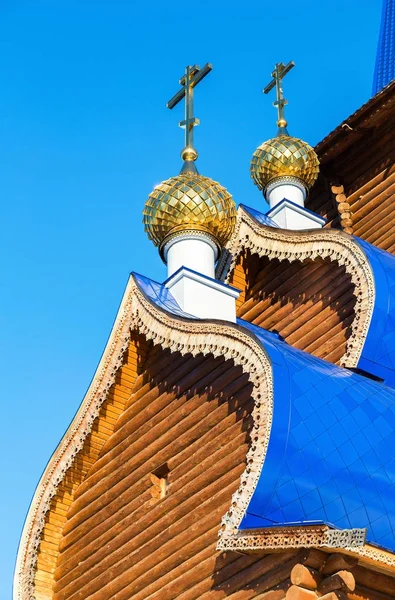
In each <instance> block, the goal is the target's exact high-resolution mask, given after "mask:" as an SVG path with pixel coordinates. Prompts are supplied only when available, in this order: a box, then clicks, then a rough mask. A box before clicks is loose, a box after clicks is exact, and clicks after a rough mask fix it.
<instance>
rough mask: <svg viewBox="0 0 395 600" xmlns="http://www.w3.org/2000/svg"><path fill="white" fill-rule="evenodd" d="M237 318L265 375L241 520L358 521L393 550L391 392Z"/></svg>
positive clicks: (153, 294) (158, 289)
mask: <svg viewBox="0 0 395 600" xmlns="http://www.w3.org/2000/svg"><path fill="white" fill-rule="evenodd" d="M134 278H135V280H136V282H137V283H138V285H139V286H140V287H141V289H142V290H143V292H144V293H145V294H146V296H147V297H148V298H149V299H150V300H152V301H153V302H155V303H156V304H157V305H158V306H159V307H160V308H162V309H164V310H166V311H168V312H172V313H173V314H174V315H176V316H179V317H183V318H188V317H189V316H188V315H187V314H186V313H184V312H183V311H182V310H181V309H180V307H179V306H178V304H177V303H176V302H175V300H174V298H173V297H172V296H171V294H170V292H168V290H166V289H165V288H164V287H163V286H162V285H161V284H158V283H155V282H152V281H150V280H149V279H147V278H145V277H142V276H140V275H134ZM189 318H190V317H189ZM237 323H238V325H239V326H240V327H243V329H244V330H245V331H248V332H249V333H250V334H251V335H253V336H254V337H255V338H256V340H257V341H258V342H259V343H260V344H262V346H263V347H264V349H265V350H266V352H267V354H268V356H269V359H270V361H271V363H272V368H273V380H274V413H273V423H272V428H271V433H270V439H269V445H268V451H267V455H266V458H265V462H264V465H263V468H262V471H261V475H260V478H259V481H258V484H257V486H256V489H255V491H254V493H253V496H252V498H251V501H250V504H249V506H248V509H247V512H246V514H245V516H244V519H243V521H242V523H241V527H240V528H241V529H251V528H262V527H273V526H280V525H284V524H288V525H289V524H311V523H328V524H330V525H333V526H335V527H338V528H354V527H355V528H364V527H366V528H367V539H368V541H369V542H371V543H375V544H378V545H381V546H383V547H385V548H388V549H390V550H392V551H395V457H394V455H395V390H393V389H392V388H390V387H388V386H386V385H385V384H383V383H379V382H377V381H373V380H371V379H368V378H366V377H364V376H362V375H358V374H356V373H353V372H350V371H348V370H346V369H342V368H341V367H337V366H336V365H333V364H331V363H328V362H326V361H323V360H321V359H319V358H316V357H314V356H311V355H309V354H307V353H305V352H302V351H300V350H297V349H295V348H292V347H291V346H289V345H288V344H286V343H285V342H283V341H282V340H281V339H280V338H279V336H278V335H276V334H275V333H272V332H268V331H266V330H264V329H262V328H260V327H258V326H257V325H253V324H251V323H248V322H246V321H243V320H240V319H238V321H237Z"/></svg>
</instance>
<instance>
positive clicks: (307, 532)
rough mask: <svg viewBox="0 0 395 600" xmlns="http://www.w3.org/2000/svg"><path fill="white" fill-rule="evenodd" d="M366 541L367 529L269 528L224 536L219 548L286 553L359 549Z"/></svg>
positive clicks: (323, 527)
mask: <svg viewBox="0 0 395 600" xmlns="http://www.w3.org/2000/svg"><path fill="white" fill-rule="evenodd" d="M365 539H366V529H332V528H330V527H328V526H327V525H304V526H295V527H268V528H265V529H264V530H263V529H261V530H258V531H257V530H255V531H254V530H245V531H242V532H238V533H236V534H234V535H230V536H226V535H223V536H222V537H221V539H220V540H219V542H218V545H217V548H218V549H220V550H223V551H229V550H238V551H243V552H256V551H258V550H260V551H262V550H270V551H272V552H274V551H276V550H286V549H287V548H311V547H314V548H332V549H333V548H336V549H338V548H345V547H347V548H352V549H354V548H358V547H360V546H363V545H364V543H365Z"/></svg>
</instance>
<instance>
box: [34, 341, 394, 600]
mask: <svg viewBox="0 0 395 600" xmlns="http://www.w3.org/2000/svg"><path fill="white" fill-rule="evenodd" d="M128 359H131V360H133V353H132V352H129V354H128ZM127 366H128V364H127V362H126V363H125V365H124V367H122V370H123V373H124V374H126V373H127V372H128V371H127V369H125V367H127ZM121 374H122V372H121V373H120V376H121ZM119 381H120V380H119ZM127 396H128V397H127V399H126V401H125V402H123V409H122V410H121V411H120V412H119V414H118V417H117V418H116V420H115V423H114V426H113V427H112V430H111V433H110V434H109V435H107V438H106V440H107V441H106V442H105V444H104V446H102V447H101V449H100V451H99V453H98V455H97V456H96V459H95V460H94V461H93V463H92V464H91V465H90V468H89V471H88V473H85V474H84V475H82V474H81V475H80V476H79V483H78V487H77V489H76V490H74V492H73V494H72V500H71V502H70V503H69V505H68V507H67V509H66V510H67V515H66V518H65V520H64V524H63V527H62V531H61V535H60V545H59V547H60V552H59V554H58V561H57V568H56V572H55V584H54V586H53V591H51V592H50V594H49V595H47V596H46V598H47V597H48V598H52V599H53V600H77V599H78V600H110V599H111V600H115V598H116V599H117V600H173V599H174V600H175V599H177V600H198V599H199V600H220V599H223V598H230V599H232V600H250V599H251V600H252V599H257V600H263V599H265V600H284V599H285V600H317V598H319V597H321V598H323V600H346V598H347V597H348V598H349V599H350V600H362V598H364V600H390V598H394V597H395V594H393V593H392V591H393V589H394V588H393V587H392V586H393V582H394V580H393V578H392V577H390V576H387V575H382V574H379V573H374V572H371V571H370V570H369V569H366V568H365V567H363V566H361V565H358V561H357V560H356V559H354V558H351V557H348V556H343V555H339V554H335V555H328V554H326V553H325V552H322V551H319V550H308V549H300V550H289V551H284V552H276V553H274V554H267V555H259V554H255V553H254V554H252V555H241V554H238V553H233V552H228V553H219V552H217V551H216V541H217V536H218V531H219V529H220V523H221V517H222V516H223V514H225V512H226V510H227V509H228V507H229V504H230V501H231V496H232V493H233V492H234V491H235V490H236V488H237V486H238V483H239V477H240V474H241V472H242V471H243V469H244V466H245V456H246V453H247V450H248V446H249V433H250V430H251V410H252V400H251V385H250V383H249V381H248V377H247V375H246V374H243V373H242V370H241V368H239V367H235V366H234V364H233V362H232V361H225V360H224V359H223V358H216V359H214V358H213V357H210V356H207V357H203V356H198V357H195V358H192V357H191V356H190V355H188V356H185V357H182V356H181V355H179V354H178V353H175V354H172V355H171V354H170V353H169V352H168V351H163V350H161V349H160V348H158V347H157V346H156V347H154V348H152V349H151V350H150V351H149V353H148V356H147V358H146V360H145V366H144V370H143V371H142V372H141V373H140V375H138V376H136V377H134V383H133V385H132V388H131V391H130V393H129V394H127ZM79 464H81V463H79ZM75 472H76V473H77V472H78V471H77V470H76V471H75ZM152 473H156V475H155V477H156V479H158V478H159V479H160V478H162V477H166V487H165V491H164V494H159V495H158V496H157V497H156V498H155V497H153V495H152V486H153V485H156V484H157V481H156V479H155V478H154V479H153V478H152V477H151V475H152ZM55 508H56V507H53V508H52V510H51V513H52V512H53V511H54V510H55ZM342 594H343V595H342ZM35 597H36V598H39V595H38V594H37V591H36V595H35Z"/></svg>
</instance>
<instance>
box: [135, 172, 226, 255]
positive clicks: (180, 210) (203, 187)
mask: <svg viewBox="0 0 395 600" xmlns="http://www.w3.org/2000/svg"><path fill="white" fill-rule="evenodd" d="M143 216H144V217H143V223H144V228H145V231H146V232H147V234H148V237H149V238H150V239H151V240H152V241H153V242H154V244H155V245H156V246H159V245H162V244H163V242H164V240H165V239H166V238H168V236H169V235H171V234H173V233H176V232H179V231H184V230H195V231H196V230H197V231H202V232H206V233H208V234H210V235H211V236H213V237H214V238H215V240H216V242H217V244H218V245H219V246H220V247H222V246H223V245H224V244H226V242H227V241H228V240H229V239H230V237H231V235H232V233H233V231H234V228H235V225H236V206H235V203H234V200H233V198H232V196H231V195H230V194H229V192H228V191H227V190H226V189H225V188H224V187H222V185H220V184H219V183H217V182H216V181H213V180H212V179H209V178H208V177H204V176H203V175H200V174H199V173H198V172H197V171H196V169H195V167H194V166H193V168H191V169H190V170H187V171H184V172H183V171H181V173H180V174H179V175H177V177H171V178H170V179H167V180H166V181H163V182H162V183H160V184H159V185H157V186H156V187H155V188H154V190H153V191H152V192H151V194H150V195H149V197H148V200H147V202H146V203H145V206H144V210H143Z"/></svg>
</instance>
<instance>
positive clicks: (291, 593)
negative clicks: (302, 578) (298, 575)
mask: <svg viewBox="0 0 395 600" xmlns="http://www.w3.org/2000/svg"><path fill="white" fill-rule="evenodd" d="M285 598H286V600H317V594H316V593H315V592H314V591H313V590H311V589H310V590H309V589H306V588H303V587H299V586H298V585H291V587H290V588H289V589H288V591H287V593H286V595H285Z"/></svg>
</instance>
